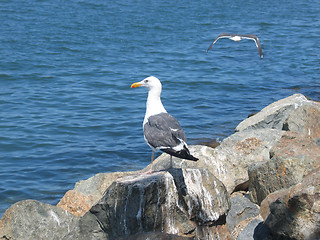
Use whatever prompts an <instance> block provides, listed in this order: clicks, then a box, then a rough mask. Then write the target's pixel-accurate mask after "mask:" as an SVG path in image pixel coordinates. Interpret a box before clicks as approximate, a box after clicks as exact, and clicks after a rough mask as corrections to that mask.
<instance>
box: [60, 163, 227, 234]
mask: <svg viewBox="0 0 320 240" xmlns="http://www.w3.org/2000/svg"><path fill="white" fill-rule="evenodd" d="M229 205H230V203H229V197H228V193H227V191H226V189H225V187H224V185H223V184H222V183H221V182H220V181H219V180H218V179H217V178H215V177H214V176H213V175H212V174H211V173H210V172H209V171H207V170H205V169H171V170H170V171H168V172H167V171H162V172H155V173H152V174H144V175H135V176H128V177H124V178H121V179H118V180H116V181H115V182H114V183H113V184H112V185H111V186H110V187H109V188H108V190H107V191H106V192H105V194H104V196H103V197H102V199H101V200H100V201H99V202H98V203H97V204H96V205H95V206H93V207H92V208H91V209H90V211H89V212H88V213H86V214H85V215H84V217H83V218H82V219H81V221H80V224H79V227H78V229H77V231H78V232H77V233H74V232H73V233H72V234H71V235H70V236H72V237H75V236H77V239H94V238H98V239H100V238H106V237H107V238H108V239H115V238H119V237H126V236H130V235H133V234H137V233H141V232H164V233H168V234H175V235H179V236H187V237H198V238H200V239H214V238H216V237H219V236H220V234H221V235H223V234H228V233H225V232H220V233H219V232H217V231H215V230H216V229H217V228H216V227H213V225H214V224H216V223H217V222H219V221H221V219H223V217H225V215H226V213H227V211H228V209H229ZM227 230H228V229H223V231H227ZM83 233H85V234H86V235H85V237H83V236H84V235H83ZM93 235H95V237H92V236H93ZM66 239H72V238H66Z"/></svg>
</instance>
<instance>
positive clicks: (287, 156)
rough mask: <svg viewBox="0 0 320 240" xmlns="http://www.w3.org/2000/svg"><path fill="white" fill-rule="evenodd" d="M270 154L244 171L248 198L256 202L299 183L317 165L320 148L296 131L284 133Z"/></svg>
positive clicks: (319, 157)
mask: <svg viewBox="0 0 320 240" xmlns="http://www.w3.org/2000/svg"><path fill="white" fill-rule="evenodd" d="M270 156H271V157H272V158H271V159H270V160H268V161H264V162H261V163H255V164H253V165H251V166H250V167H249V171H248V172H249V189H250V192H251V199H252V200H253V201H254V202H255V203H258V204H259V205H260V203H261V202H262V200H263V199H264V198H265V197H267V196H268V195H269V194H270V193H272V192H274V191H277V190H280V189H282V188H288V187H290V186H293V185H295V184H297V183H299V182H301V181H302V179H303V178H304V177H305V176H306V175H307V174H308V173H309V172H310V171H312V170H313V169H315V168H318V167H320V147H319V146H318V145H316V144H315V143H314V141H313V140H311V139H310V138H309V137H308V136H302V135H299V134H298V133H296V132H286V133H285V134H284V135H283V137H282V138H281V139H280V141H279V142H278V143H277V144H276V145H275V146H274V147H273V148H272V150H271V151H270Z"/></svg>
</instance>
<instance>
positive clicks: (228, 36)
mask: <svg viewBox="0 0 320 240" xmlns="http://www.w3.org/2000/svg"><path fill="white" fill-rule="evenodd" d="M233 36H234V34H230V33H221V34H220V35H219V36H218V37H216V39H215V40H213V42H212V43H211V45H210V46H209V47H208V49H207V52H208V51H209V50H210V49H211V48H212V46H213V44H215V43H216V41H218V39H220V38H231V37H233Z"/></svg>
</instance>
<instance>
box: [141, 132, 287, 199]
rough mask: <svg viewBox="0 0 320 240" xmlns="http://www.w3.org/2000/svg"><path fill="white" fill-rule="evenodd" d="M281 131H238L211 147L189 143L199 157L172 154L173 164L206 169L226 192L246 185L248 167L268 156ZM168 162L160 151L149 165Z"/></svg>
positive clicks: (157, 166)
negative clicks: (194, 159) (183, 157)
mask: <svg viewBox="0 0 320 240" xmlns="http://www.w3.org/2000/svg"><path fill="white" fill-rule="evenodd" d="M282 133H283V131H280V130H275V129H258V130H255V131H253V130H252V131H242V132H238V133H235V134H232V135H231V136H230V137H228V138H226V139H224V140H223V141H222V143H221V144H220V145H219V146H218V147H217V148H215V149H213V148H210V147H207V146H201V145H196V146H190V151H191V153H192V155H194V156H195V157H197V158H199V159H200V160H199V161H197V162H193V161H188V160H182V159H179V158H175V157H173V158H172V159H173V166H174V167H175V168H205V169H208V170H209V171H210V172H211V173H212V174H213V175H215V176H216V177H217V178H218V179H219V180H220V181H222V182H223V184H224V185H225V186H226V188H227V190H228V192H229V193H232V192H233V191H234V190H244V189H247V188H248V180H249V176H248V167H249V166H250V165H251V164H253V163H255V162H260V161H264V160H267V159H269V150H270V149H271V148H272V147H273V146H274V145H275V144H276V143H277V141H278V140H279V139H280V138H281V136H282ZM169 164H170V156H169V155H168V154H165V153H164V154H162V155H161V156H160V157H158V158H157V159H156V160H155V161H154V164H153V169H154V170H157V171H159V170H163V169H167V168H168V167H169ZM149 167H150V166H148V167H147V168H146V169H145V171H146V170H148V169H149Z"/></svg>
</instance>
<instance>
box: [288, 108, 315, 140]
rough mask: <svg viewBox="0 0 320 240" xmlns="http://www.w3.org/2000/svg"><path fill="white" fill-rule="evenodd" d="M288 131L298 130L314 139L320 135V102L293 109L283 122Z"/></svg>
mask: <svg viewBox="0 0 320 240" xmlns="http://www.w3.org/2000/svg"><path fill="white" fill-rule="evenodd" d="M283 128H284V130H286V131H293V132H298V133H299V134H300V135H304V136H308V137H310V138H311V139H312V140H316V139H318V138H319V137H320V104H316V103H315V104H314V105H311V106H310V105H304V106H301V107H299V108H297V109H296V110H294V111H292V112H291V113H290V114H289V116H288V118H287V119H286V120H285V122H284V124H283Z"/></svg>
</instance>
